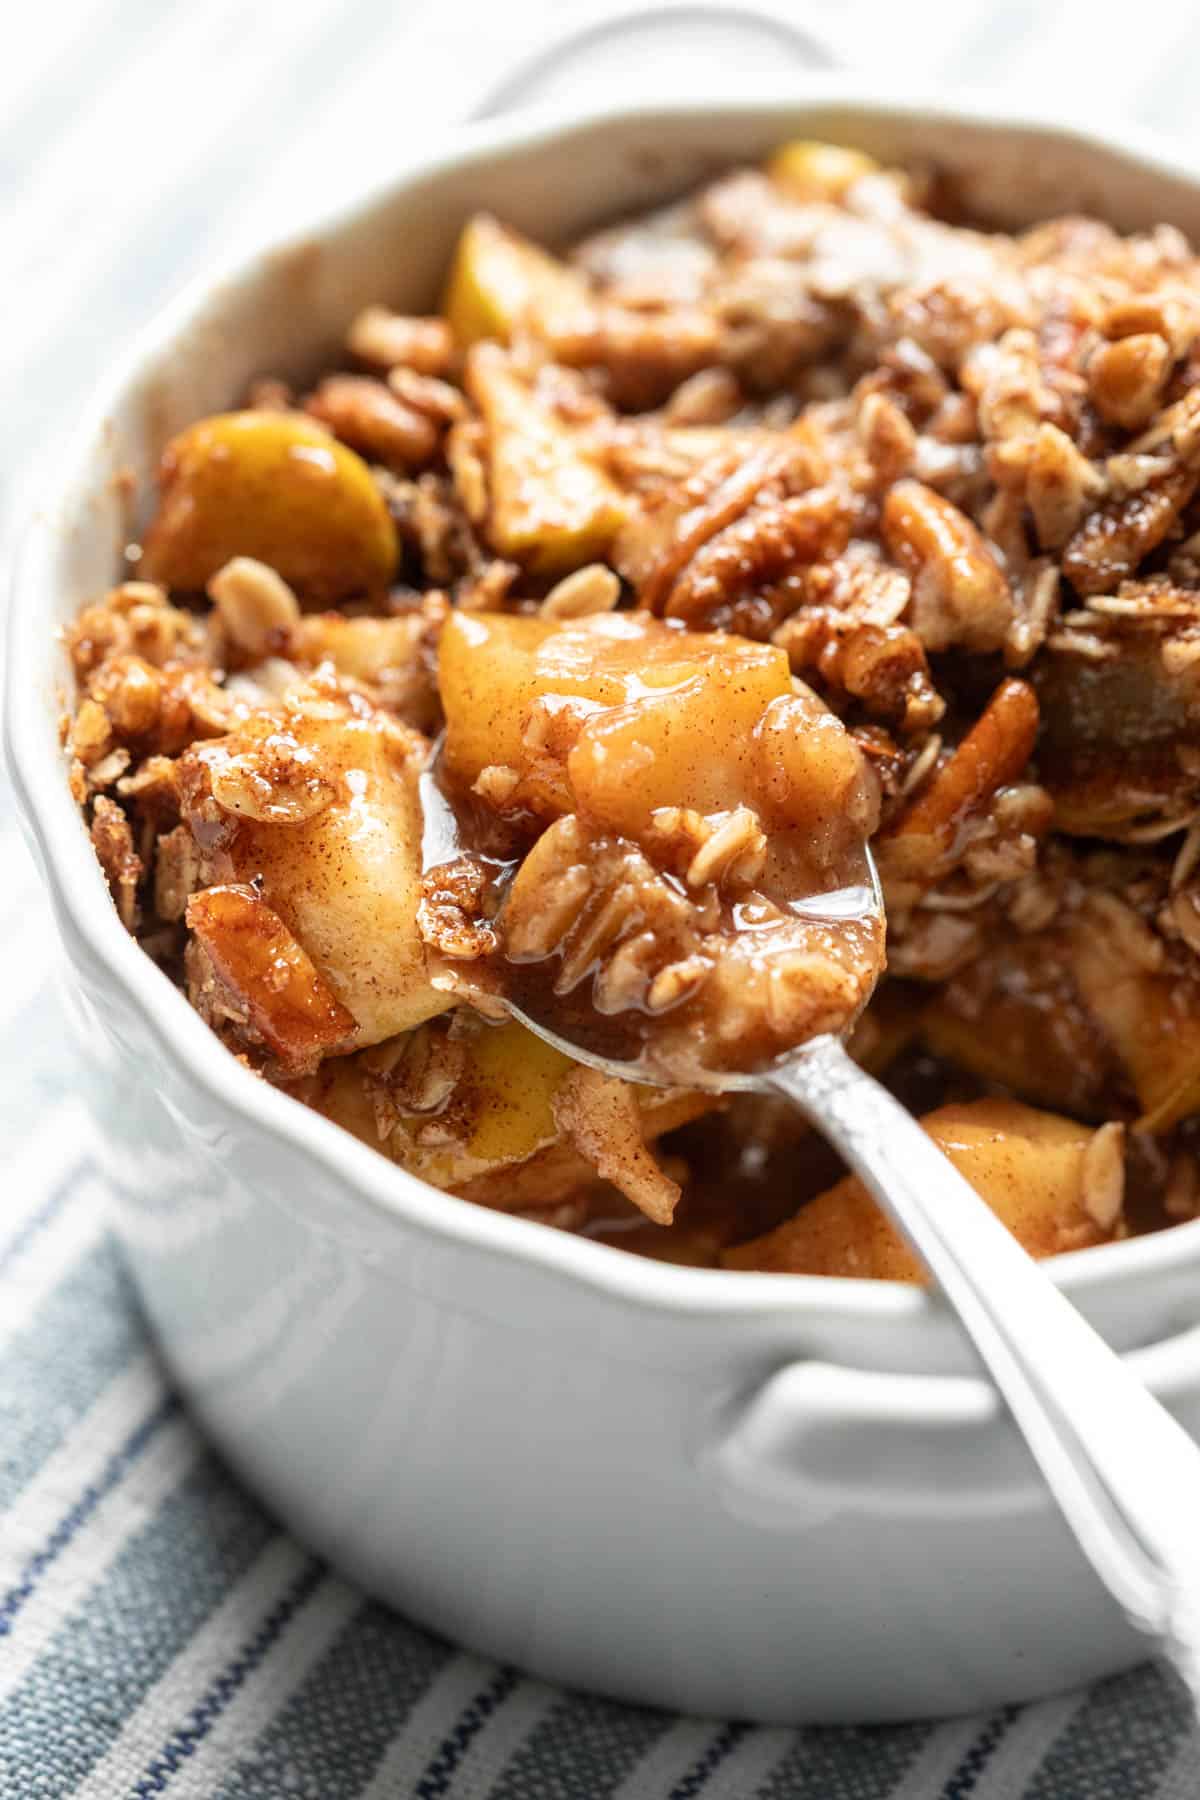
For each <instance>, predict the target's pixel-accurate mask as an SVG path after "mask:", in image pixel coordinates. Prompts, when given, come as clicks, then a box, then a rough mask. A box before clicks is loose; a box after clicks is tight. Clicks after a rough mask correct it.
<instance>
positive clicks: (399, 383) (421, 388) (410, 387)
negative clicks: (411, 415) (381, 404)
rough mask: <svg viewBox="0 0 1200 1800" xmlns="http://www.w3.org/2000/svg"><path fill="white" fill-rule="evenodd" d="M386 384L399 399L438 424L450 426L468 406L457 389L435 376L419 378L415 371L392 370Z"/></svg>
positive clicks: (420, 376) (461, 415)
mask: <svg viewBox="0 0 1200 1800" xmlns="http://www.w3.org/2000/svg"><path fill="white" fill-rule="evenodd" d="M387 384H388V386H389V387H390V388H391V390H392V392H393V394H395V396H396V398H397V400H402V401H403V402H404V404H405V406H411V407H412V409H413V411H414V412H418V413H424V414H425V417H426V418H427V419H432V420H433V421H434V423H435V424H438V425H451V424H453V423H454V421H455V420H456V419H461V418H463V417H464V416H465V415H466V410H467V403H466V401H465V400H464V399H463V397H462V395H461V394H460V392H459V391H458V389H457V388H456V387H452V386H451V385H450V383H449V382H448V381H439V380H438V379H437V377H436V376H434V375H418V374H417V373H416V371H415V370H414V369H392V370H390V371H389V373H388V378H387Z"/></svg>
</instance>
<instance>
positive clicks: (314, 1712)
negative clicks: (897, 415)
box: [0, 0, 1200, 1800]
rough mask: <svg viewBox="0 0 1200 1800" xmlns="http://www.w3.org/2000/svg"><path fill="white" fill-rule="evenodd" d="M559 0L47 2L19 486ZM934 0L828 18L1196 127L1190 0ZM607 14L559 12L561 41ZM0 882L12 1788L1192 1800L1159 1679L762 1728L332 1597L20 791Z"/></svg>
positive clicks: (944, 61) (2, 113)
mask: <svg viewBox="0 0 1200 1800" xmlns="http://www.w3.org/2000/svg"><path fill="white" fill-rule="evenodd" d="M548 5H549V0H507V4H506V6H505V7H504V8H497V7H483V6H478V7H476V6H474V5H473V4H471V0H421V3H419V4H415V5H410V6H409V8H408V9H407V11H406V13H405V14H404V16H403V18H401V17H399V16H398V15H397V12H396V10H395V9H394V8H392V7H391V6H389V5H388V4H387V0H344V3H343V4H342V5H339V6H334V5H332V4H331V3H330V0H260V3H259V4H258V5H256V6H255V7H254V8H253V9H249V8H246V7H244V6H243V5H241V4H240V0H209V3H208V4H206V5H205V6H203V7H185V6H184V5H183V4H182V0H123V4H122V5H121V6H120V7H117V8H113V7H111V6H108V5H105V4H103V0H57V4H55V3H51V4H48V5H44V6H42V7H40V8H24V9H21V17H20V18H19V20H12V21H9V22H7V23H6V47H7V50H8V54H7V56H6V57H5V58H4V59H3V61H2V62H0V167H3V169H4V170H5V172H6V173H7V175H8V177H9V181H8V192H9V194H10V195H12V196H15V197H16V204H15V205H13V206H10V208H9V210H8V212H7V214H6V217H5V221H4V226H3V232H4V247H5V255H4V266H5V271H6V281H5V283H4V292H3V297H2V299H0V306H3V308H4V317H5V324H6V329H5V331H4V332H3V333H2V334H0V345H2V346H4V347H5V350H6V352H7V354H6V356H5V360H4V362H3V363H2V364H0V467H2V468H3V469H4V471H5V477H6V484H7V486H8V487H9V488H10V489H11V486H12V484H13V482H14V481H15V479H16V477H17V476H18V474H19V473H20V472H21V470H22V469H23V467H24V464H25V462H26V459H27V455H28V450H29V446H30V444H31V443H32V442H34V441H35V440H36V439H38V438H40V437H41V436H42V435H43V434H44V432H45V431H46V430H47V429H48V428H51V427H53V428H55V429H58V428H60V427H61V426H62V425H63V424H64V423H65V422H67V421H68V420H69V415H70V412H71V409H72V405H73V401H74V397H75V396H76V395H77V394H78V393H79V392H80V391H81V389H83V388H84V387H86V385H87V384H88V383H89V382H90V381H91V380H92V379H94V374H95V371H96V369H97V368H98V367H99V366H100V365H101V364H102V363H103V362H104V361H105V360H106V359H107V357H108V356H109V354H110V351H111V348H112V346H113V345H114V343H115V342H116V341H117V340H119V339H123V338H124V337H126V336H127V335H128V333H129V331H130V330H131V329H133V328H135V327H136V326H137V325H138V324H139V323H140V322H141V320H142V319H143V318H144V317H146V316H147V314H148V313H149V312H150V311H152V310H153V308H154V307H155V306H156V305H157V304H158V303H159V302H160V301H161V299H162V298H163V297H164V295H165V294H166V293H167V292H168V291H169V290H170V289H172V288H173V287H175V286H176V285H178V283H179V281H180V280H181V279H182V278H183V277H185V276H186V275H188V274H190V273H192V272H193V271H194V270H195V269H196V268H197V267H199V266H202V265H203V263H204V262H205V260H207V259H208V258H210V257H211V255H212V254H213V253H214V251H216V250H218V249H220V250H222V251H227V250H228V249H229V248H230V247H231V246H232V245H233V244H235V243H236V242H237V241H238V240H239V239H240V238H243V237H247V236H251V235H253V234H254V232H255V231H256V230H258V229H259V228H261V226H262V225H263V223H264V222H265V221H267V220H270V221H272V222H275V223H281V222H283V221H284V220H285V219H286V217H287V214H288V211H289V208H290V207H291V206H294V205H295V204H296V203H297V196H300V198H301V200H302V202H303V203H304V204H308V203H310V202H311V201H312V199H313V196H314V195H318V194H324V193H326V192H328V193H334V192H336V191H337V189H338V188H339V187H340V186H342V185H344V184H345V183H346V181H348V180H350V179H353V178H354V176H355V174H356V173H357V172H360V171H361V169H362V167H364V166H366V167H369V168H375V169H378V170H379V171H380V172H382V170H383V169H384V168H385V167H386V166H388V165H389V164H392V163H395V162H396V161H397V160H399V158H400V156H402V155H403V153H404V150H405V147H406V145H408V144H410V143H411V142H413V141H415V139H416V138H417V137H419V135H420V134H421V133H423V132H426V131H428V130H429V129H430V128H431V127H433V126H435V125H438V124H441V123H442V122H444V118H445V116H446V115H447V113H449V114H450V115H453V114H455V113H463V112H466V111H468V110H469V109H470V107H471V105H472V104H473V103H474V101H475V100H476V99H477V98H478V96H479V95H480V94H481V93H482V91H483V89H484V87H485V85H486V81H487V79H488V77H489V74H490V72H493V71H494V70H495V69H497V68H499V67H503V66H504V65H505V63H506V62H508V61H510V60H511V58H512V56H513V54H514V52H515V51H519V50H521V49H523V48H528V47H529V46H531V45H532V44H534V43H535V42H536V41H537V39H538V37H539V34H541V33H542V32H543V31H544V30H545V29H546V26H547V23H548V20H549V18H550V14H549V11H548ZM586 10H588V11H589V12H590V10H591V9H590V8H588V9H586ZM926 10H927V11H928V14H929V24H928V26H927V27H926V28H924V29H922V30H921V31H915V30H914V29H913V23H912V21H913V12H912V9H911V8H899V7H887V8H884V7H878V8H877V7H875V6H874V5H873V4H871V0H841V3H840V4H839V3H838V0H814V3H813V5H812V6H811V8H810V13H811V15H812V17H813V19H814V21H815V22H816V23H817V24H818V25H819V26H822V27H827V28H828V29H829V31H830V32H831V33H833V34H835V35H836V37H837V39H838V42H839V45H840V48H841V50H842V53H843V54H846V55H848V56H850V57H851V58H852V59H855V58H856V59H858V60H860V61H862V62H863V63H865V64H868V65H871V64H873V65H874V66H877V67H886V68H887V69H888V70H889V71H890V72H891V73H892V74H896V73H898V72H904V71H908V72H909V73H910V74H911V76H912V79H913V81H914V84H915V85H919V86H921V87H923V88H925V89H927V90H928V89H929V88H930V87H936V86H937V85H938V84H939V83H943V84H945V83H952V82H956V81H958V80H960V79H971V78H975V79H979V78H983V79H987V80H989V81H991V82H1000V83H1010V84H1013V85H1015V86H1019V87H1020V88H1021V89H1022V91H1028V90H1030V89H1037V88H1039V87H1040V88H1041V89H1042V90H1043V91H1045V88H1046V85H1047V84H1049V85H1050V87H1051V89H1052V88H1053V84H1054V82H1055V81H1061V76H1062V71H1063V69H1064V68H1065V67H1070V69H1071V70H1072V74H1073V86H1074V88H1075V91H1076V92H1079V91H1081V90H1086V91H1087V93H1088V94H1089V95H1090V96H1091V98H1092V100H1093V102H1094V104H1095V106H1096V107H1097V109H1098V110H1100V111H1105V112H1107V111H1111V110H1112V109H1114V108H1121V109H1123V110H1124V111H1126V112H1128V113H1130V114H1134V115H1137V116H1140V117H1143V118H1153V119H1157V120H1158V121H1159V122H1161V123H1163V124H1165V125H1167V126H1168V127H1171V128H1175V129H1182V128H1184V127H1186V126H1187V125H1188V124H1189V122H1190V115H1191V110H1192V107H1193V104H1194V99H1193V95H1194V82H1193V80H1192V77H1191V69H1192V68H1193V67H1194V66H1195V58H1194V55H1193V54H1189V52H1195V51H1196V50H1197V49H1200V20H1197V19H1196V18H1195V15H1194V14H1193V13H1192V11H1191V8H1190V6H1188V5H1187V4H1184V3H1182V0H1181V4H1179V5H1168V4H1166V0H1142V4H1141V5H1139V8H1138V20H1139V25H1138V30H1137V31H1136V33H1133V32H1131V30H1130V28H1129V25H1128V15H1127V14H1123V15H1122V16H1121V17H1118V16H1117V15H1116V13H1115V12H1114V14H1113V16H1112V17H1111V18H1110V17H1108V16H1107V15H1104V14H1102V13H1101V12H1100V9H1096V8H1094V7H1091V6H1085V5H1084V4H1083V0H1066V3H1062V0H1060V3H1059V4H1047V5H1039V6H1037V7H1035V6H1033V5H1031V4H1013V5H1009V6H1007V7H1004V6H990V7H984V6H981V5H971V4H970V3H969V0H956V3H955V4H954V5H953V7H950V6H932V5H931V6H929V7H928V8H927V9H926ZM584 11H585V8H584V6H583V5H582V4H581V3H580V0H562V3H561V4H560V5H559V6H558V7H557V8H556V9H555V12H554V15H553V19H554V24H555V27H556V28H559V29H561V27H562V26H563V24H564V23H566V22H567V21H568V19H569V18H570V17H572V16H580V15H582V13H583V12H584ZM1081 58H1082V59H1083V60H1082V61H1081V60H1080V59H1081ZM414 70H416V72H417V75H416V77H414V73H413V71H414ZM418 77H419V78H418ZM285 150H286V155H285V154H284V151H285ZM0 870H2V871H3V875H4V882H3V888H2V890H0V1058H2V1066H3V1070H4V1080H3V1082H0V1150H2V1153H3V1161H2V1164H0V1166H2V1167H3V1169H4V1175H5V1178H4V1179H3V1181H2V1182H0V1800H51V1797H53V1796H67V1795H72V1796H76V1797H78V1800H83V1797H84V1796H86V1797H87V1800H118V1797H122V1800H124V1797H130V1800H134V1797H144V1796H152V1795H159V1794H168V1795H170V1796H172V1800H199V1797H200V1796H205V1797H215V1796H219V1797H220V1800H282V1797H284V1796H307V1797H309V1800H350V1797H351V1796H355V1797H358V1796H370V1797H371V1800H399V1797H401V1796H415V1797H416V1800H484V1796H490V1797H491V1800H606V1797H608V1796H612V1797H613V1800H618V1797H619V1800H693V1797H700V1796H702V1797H703V1800H752V1797H754V1796H757V1797H758V1800H934V1797H942V1800H966V1797H967V1796H970V1800H1196V1796H1197V1794H1198V1793H1200V1731H1198V1730H1197V1728H1196V1727H1195V1726H1193V1724H1192V1722H1191V1720H1190V1717H1189V1714H1188V1711H1187V1708H1186V1705H1185V1703H1184V1701H1183V1700H1182V1698H1181V1697H1180V1696H1179V1695H1178V1693H1177V1691H1176V1690H1175V1688H1174V1687H1173V1686H1172V1684H1171V1683H1170V1681H1169V1680H1168V1678H1167V1677H1166V1676H1164V1675H1162V1674H1160V1673H1159V1672H1158V1671H1157V1670H1156V1669H1155V1668H1153V1667H1152V1666H1150V1665H1147V1666H1145V1667H1143V1668H1141V1669H1139V1670H1137V1671H1135V1672H1134V1673H1132V1674H1130V1675H1127V1676H1123V1677H1121V1678H1119V1679H1116V1680H1113V1681H1110V1682H1106V1683H1104V1684H1102V1685H1100V1686H1098V1687H1097V1688H1095V1689H1094V1690H1092V1691H1091V1692H1090V1693H1086V1694H1076V1695H1071V1696H1067V1697H1064V1698H1061V1699H1056V1700H1053V1701H1049V1702H1046V1703H1044V1704H1042V1705H1037V1706H1030V1707H1026V1708H1023V1709H1017V1708H1011V1707H1009V1708H1004V1709H1002V1710H1001V1711H998V1712H995V1713H993V1714H990V1715H988V1716H986V1717H979V1718H970V1719H960V1720H955V1721H953V1722H951V1723H949V1724H942V1725H928V1724H913V1725H907V1726H902V1727H891V1728H875V1729H861V1730H847V1729H805V1730H797V1731H788V1730H762V1729H755V1728H752V1727H748V1726H746V1725H744V1724H741V1723H737V1722H729V1723H723V1722H708V1721H697V1720H689V1719H681V1718H671V1717H668V1716H666V1715H664V1714H661V1713H657V1712H650V1711H643V1710H638V1709H635V1708H631V1707H626V1706H619V1705H615V1704H612V1703H609V1702H606V1701H602V1700H597V1699H592V1698H588V1697H585V1696H580V1695H575V1694H570V1693H566V1692H562V1691H559V1690H556V1689H554V1688H552V1687H549V1686H547V1685H545V1684H544V1683H542V1682H537V1681H531V1680H527V1679H525V1678H524V1677H523V1676H521V1675H520V1674H519V1673H518V1672H517V1671H516V1670H514V1669H511V1668H506V1667H499V1666H496V1665H495V1664H492V1663H489V1662H486V1661H484V1660H482V1659H480V1658H479V1657H476V1656H470V1655H465V1654H462V1653H460V1652H458V1651H456V1650H455V1649H454V1648H453V1646H451V1645H449V1644H446V1643H444V1642H441V1641H440V1640H438V1639H436V1638H434V1637H432V1636H430V1635H429V1634H427V1633H425V1632H423V1631H420V1630H418V1629H416V1628H414V1627H413V1626H411V1625H409V1624H407V1623H406V1622H405V1621H404V1620H403V1619H401V1618H398V1617H397V1616H396V1615H395V1614H393V1613H389V1612H387V1611H385V1610H384V1609H383V1608H381V1607H379V1606H376V1605H374V1604H373V1603H371V1602H370V1601H369V1600H367V1599H365V1598H364V1597H363V1596H362V1595H361V1594H360V1593H358V1592H356V1591H355V1590H354V1589H353V1588H351V1587H350V1586H348V1585H347V1584H346V1583H345V1582H343V1581H342V1580H340V1579H339V1577H338V1576H337V1575H336V1574H334V1573H333V1572H332V1571H331V1570H329V1569H327V1568H326V1567H325V1566H324V1565H322V1564H321V1563H320V1562H319V1561H317V1560H315V1559H314V1558H313V1557H311V1556H310V1555H309V1554H308V1553H307V1552H306V1551H305V1550H304V1549H303V1548H302V1547H301V1546H300V1545H298V1544H296V1543H294V1542H293V1541H292V1540H290V1539H289V1538H288V1537H287V1536H286V1535H285V1534H283V1533H282V1532H280V1531H279V1530H278V1529H277V1528H276V1527H275V1525H274V1524H273V1522H272V1520H271V1519H270V1518H269V1517H268V1516H267V1515H266V1514H265V1513H264V1512H263V1511H262V1509H261V1508H260V1507H259V1506H258V1505H257V1504H256V1503H255V1501H254V1500H253V1499H252V1498H251V1497H250V1496H249V1495H248V1494H246V1493H245V1492H244V1491H243V1490H242V1489H241V1488H239V1487H238V1486H237V1484H236V1483H235V1482H234V1481H233V1480H232V1479H231V1478H230V1477H229V1475H228V1474H227V1473H226V1471H225V1470H224V1469H223V1467H222V1465H221V1462H220V1460H219V1458H218V1457H217V1456H216V1455H215V1454H214V1453H213V1452H212V1450H211V1449H210V1448H209V1447H208V1445H207V1444H206V1443H205V1441H204V1440H203V1438H202V1437H201V1436H200V1434H199V1432H198V1431H197V1430H196V1429H195V1428H194V1426H193V1425H192V1424H191V1422H190V1420H189V1419H188V1418H187V1416H186V1414H185V1413H184V1412H183V1411H182V1410H181V1408H180V1406H179V1403H178V1401H177V1400H176V1399H175V1397H174V1396H173V1395H172V1393H171V1391H170V1388H169V1387H168V1385H167V1383H166V1382H165V1380H164V1377H163V1373H162V1370H161V1368H160V1366H159V1363H158V1361H157V1358H156V1355H155V1352H154V1349H153V1346H152V1345H151V1343H150V1342H149V1340H148V1339H147V1336H146V1333H145V1330H144V1327H143V1323H142V1319H141V1316H140V1313H139V1310H138V1306H137V1301H136V1297H135V1295H134V1294H133V1292H132V1290H131V1287H130V1284H129V1281H128V1278H127V1277H126V1275H125V1273H124V1271H123V1269H122V1265H121V1262H120V1259H119V1256H118V1254H117V1252H116V1250H115V1248H114V1245H113V1243H112V1240H111V1239H110V1238H109V1236H108V1235H107V1233H106V1230H105V1225H104V1195H103V1192H102V1190H101V1184H100V1182H99V1180H98V1178H97V1176H96V1174H95V1172H94V1168H93V1165H92V1160H91V1155H90V1147H89V1128H88V1123H87V1116H86V1112H85V1109H84V1106H83V1103H82V1101H81V1100H80V1098H79V1094H80V1090H81V1088H82V1086H83V1083H84V1080H85V1079H86V1077H85V1073H84V1071H82V1070H81V1069H79V1068H78V1067H77V1066H76V1064H75V1061H74V1053H73V1051H72V1049H71V1047H70V1041H69V1036H68V1029H67V1020H66V1016H65V1009H64V1004H63V1001H62V999H61V997H60V996H59V993H58V990H57V987H56V985H55V982H54V980H53V971H54V970H55V969H56V967H57V965H58V962H59V952H58V950H57V947H56V945H55V944H54V942H53V941H52V930H51V926H50V923H49V918H48V909H47V907H46V903H45V901H44V898H43V897H42V894H41V891H40V888H39V887H38V885H37V882H36V879H35V877H34V874H33V870H32V868H31V866H30V865H29V862H28V859H27V857H26V854H25V851H24V849H23V847H22V846H21V844H20V842H19V839H18V837H17V833H16V829H15V825H14V822H13V812H12V804H11V797H10V795H9V793H8V790H7V788H6V787H5V786H4V785H3V783H2V782H0Z"/></svg>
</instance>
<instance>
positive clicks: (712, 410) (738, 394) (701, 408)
mask: <svg viewBox="0 0 1200 1800" xmlns="http://www.w3.org/2000/svg"><path fill="white" fill-rule="evenodd" d="M741 404H742V389H741V384H740V383H739V381H738V378H737V376H736V375H735V374H734V373H733V371H732V369H697V371H696V373H695V374H694V375H689V376H688V378H687V380H686V381H682V382H680V384H679V386H678V387H677V388H676V389H675V392H674V393H673V394H672V395H671V398H670V399H669V400H668V401H667V405H666V417H667V419H668V420H669V422H670V423H671V424H672V425H723V424H724V423H725V421H726V419H731V418H732V417H733V415H734V413H736V412H737V410H738V408H739V407H740V406H741Z"/></svg>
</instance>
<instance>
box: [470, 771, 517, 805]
mask: <svg viewBox="0 0 1200 1800" xmlns="http://www.w3.org/2000/svg"><path fill="white" fill-rule="evenodd" d="M520 785H521V772H520V770H519V769H513V768H510V767H509V765H508V764H507V763H489V764H488V766H487V767H486V768H485V769H480V771H479V774H478V775H477V776H476V777H475V780H474V781H473V782H472V784H471V792H472V793H473V794H478V795H479V798H480V799H481V800H486V801H487V803H488V805H489V806H494V807H497V808H503V807H504V806H506V805H507V804H508V802H509V801H510V800H511V799H512V797H513V795H514V794H515V793H516V791H517V789H518V788H519V787H520Z"/></svg>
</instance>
